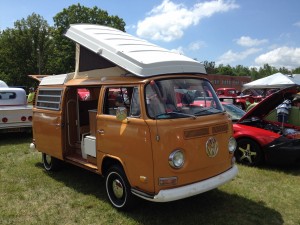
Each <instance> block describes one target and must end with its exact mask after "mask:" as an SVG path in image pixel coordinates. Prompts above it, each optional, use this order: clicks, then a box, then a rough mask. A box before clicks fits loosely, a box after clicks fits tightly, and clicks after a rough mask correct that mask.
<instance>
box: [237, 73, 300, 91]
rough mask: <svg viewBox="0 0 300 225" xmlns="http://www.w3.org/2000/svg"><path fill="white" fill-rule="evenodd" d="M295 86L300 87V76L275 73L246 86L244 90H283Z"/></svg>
mask: <svg viewBox="0 0 300 225" xmlns="http://www.w3.org/2000/svg"><path fill="white" fill-rule="evenodd" d="M295 85H300V74H293V75H286V74H282V73H275V74H273V75H270V76H267V77H264V78H261V79H258V80H255V81H252V82H250V83H247V84H244V85H243V88H242V89H243V90H246V89H251V88H252V89H266V88H268V89H271V88H280V89H282V88H286V87H290V86H295Z"/></svg>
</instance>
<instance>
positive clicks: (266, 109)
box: [238, 86, 299, 123]
mask: <svg viewBox="0 0 300 225" xmlns="http://www.w3.org/2000/svg"><path fill="white" fill-rule="evenodd" d="M298 91H299V87H298V86H293V87H289V88H285V89H282V90H279V91H277V92H275V93H274V94H272V95H270V96H268V97H267V98H265V99H263V100H262V101H261V102H259V103H258V104H257V105H256V106H254V107H253V108H252V109H251V110H249V111H248V112H247V113H246V114H245V115H244V116H243V117H242V118H241V119H240V120H239V121H238V123H240V122H242V121H244V120H247V119H250V118H252V117H258V118H261V119H262V118H264V117H265V116H266V115H267V114H268V113H270V112H271V111H272V110H273V109H275V108H276V107H277V106H278V105H279V104H280V103H282V102H283V101H284V99H291V98H292V96H293V95H294V94H296V93H297V92H298Z"/></svg>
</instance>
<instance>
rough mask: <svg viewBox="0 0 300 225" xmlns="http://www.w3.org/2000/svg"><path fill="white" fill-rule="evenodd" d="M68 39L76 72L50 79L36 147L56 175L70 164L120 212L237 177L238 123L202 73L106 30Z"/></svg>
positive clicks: (36, 113)
mask: <svg viewBox="0 0 300 225" xmlns="http://www.w3.org/2000/svg"><path fill="white" fill-rule="evenodd" d="M66 36H67V37H69V38H70V39H72V40H73V41H75V42H76V43H77V54H76V56H77V57H76V70H75V72H73V73H68V74H61V75H53V76H48V77H44V78H43V79H42V80H41V82H40V85H39V87H38V89H37V94H36V99H35V105H34V107H33V142H32V144H31V147H32V148H34V149H37V150H38V151H40V152H41V153H42V161H43V165H44V167H45V169H46V170H47V171H50V170H56V169H57V168H58V167H59V166H60V165H61V163H62V161H64V162H67V163H71V164H74V165H76V166H80V167H82V168H85V169H87V170H90V171H92V172H95V173H97V174H99V175H102V176H103V177H104V178H105V186H106V191H107V196H108V199H109V201H110V202H111V204H112V205H113V206H114V207H116V208H119V209H123V208H128V207H130V206H131V205H132V204H133V202H134V199H135V198H136V196H138V197H140V198H143V199H146V200H149V201H154V202H168V201H174V200H178V199H182V198H186V197H190V196H193V195H197V194H200V193H203V192H205V191H209V190H211V189H214V188H217V187H218V186H220V185H222V184H224V183H226V182H229V181H230V180H232V179H233V178H234V177H235V176H236V174H237V172H238V170H237V166H236V165H235V158H234V154H233V153H234V150H235V147H236V142H235V139H234V138H233V137H232V134H233V133H232V124H231V120H230V118H229V117H228V115H227V114H226V112H225V110H224V109H223V107H222V105H221V104H220V101H219V99H218V97H217V95H216V94H215V92H214V90H213V88H212V85H211V83H210V82H209V81H208V80H206V79H204V78H200V76H199V74H202V75H203V74H204V73H205V69H204V67H203V65H202V64H200V63H198V62H196V61H194V60H192V59H189V58H187V57H185V56H183V55H178V54H176V53H173V52H170V51H167V50H165V49H162V48H160V47H158V46H155V45H153V44H151V43H149V42H146V41H144V40H141V39H137V38H135V37H133V36H130V35H128V34H126V33H123V32H121V31H118V30H115V29H113V28H108V27H104V26H98V25H88V24H75V25H71V27H70V28H69V30H68V31H67V33H66ZM83 56H84V57H83ZM91 62H93V63H91ZM199 100H200V101H201V105H199V104H197V102H199Z"/></svg>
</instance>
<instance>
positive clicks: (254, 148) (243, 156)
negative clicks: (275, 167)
mask: <svg viewBox="0 0 300 225" xmlns="http://www.w3.org/2000/svg"><path fill="white" fill-rule="evenodd" d="M234 154H235V157H236V160H237V162H239V163H241V164H244V165H248V166H258V165H260V164H262V162H263V153H262V150H261V147H260V146H259V144H257V142H255V141H253V140H251V139H249V138H243V139H240V140H238V141H237V148H236V151H235V152H234Z"/></svg>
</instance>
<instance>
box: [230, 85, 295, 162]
mask: <svg viewBox="0 0 300 225" xmlns="http://www.w3.org/2000/svg"><path fill="white" fill-rule="evenodd" d="M298 91H299V87H296V86H294V87H290V88H286V89H282V90H280V91H278V92H276V93H273V94H272V95H270V96H268V97H267V98H265V99H264V100H262V101H261V102H259V103H258V104H257V105H255V106H254V107H253V108H252V109H251V110H249V111H248V112H246V113H245V115H244V116H243V117H242V118H241V119H239V120H238V121H237V122H236V123H235V124H233V129H234V137H235V138H236V140H237V148H236V151H235V157H236V159H237V162H239V163H242V164H246V165H249V166H256V165H260V164H262V163H269V164H289V163H295V162H297V161H300V110H299V107H295V106H293V107H292V109H291V111H290V119H289V123H287V124H282V123H279V122H277V116H276V110H275V108H276V107H277V106H278V105H279V104H280V103H282V102H283V101H284V100H285V99H292V98H293V96H294V95H295V94H296V93H297V92H298Z"/></svg>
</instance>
